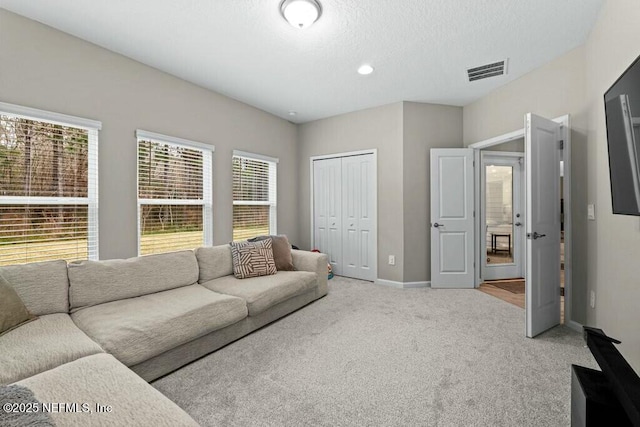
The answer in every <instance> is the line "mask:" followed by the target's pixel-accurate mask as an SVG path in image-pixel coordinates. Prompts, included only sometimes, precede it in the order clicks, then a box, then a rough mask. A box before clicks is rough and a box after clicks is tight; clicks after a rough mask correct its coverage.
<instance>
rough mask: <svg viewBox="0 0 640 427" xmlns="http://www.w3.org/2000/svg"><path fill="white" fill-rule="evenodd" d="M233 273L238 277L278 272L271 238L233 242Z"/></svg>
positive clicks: (243, 277)
mask: <svg viewBox="0 0 640 427" xmlns="http://www.w3.org/2000/svg"><path fill="white" fill-rule="evenodd" d="M231 255H232V257H233V275H234V276H236V278H238V279H246V278H248V277H256V276H268V275H270V274H276V273H277V272H278V270H277V269H276V263H275V261H274V260H273V249H272V241H271V239H266V240H261V241H259V242H231Z"/></svg>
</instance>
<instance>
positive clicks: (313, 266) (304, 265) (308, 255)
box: [291, 249, 329, 298]
mask: <svg viewBox="0 0 640 427" xmlns="http://www.w3.org/2000/svg"><path fill="white" fill-rule="evenodd" d="M291 257H292V258H293V266H294V267H295V268H296V270H299V271H311V272H314V273H316V275H317V276H318V278H317V280H318V290H317V291H316V292H317V297H318V298H319V297H321V296H324V295H326V294H327V292H328V287H327V275H328V274H329V271H328V270H327V265H328V262H329V260H328V257H327V255H325V254H321V253H318V252H307V251H301V250H296V249H294V250H292V251H291Z"/></svg>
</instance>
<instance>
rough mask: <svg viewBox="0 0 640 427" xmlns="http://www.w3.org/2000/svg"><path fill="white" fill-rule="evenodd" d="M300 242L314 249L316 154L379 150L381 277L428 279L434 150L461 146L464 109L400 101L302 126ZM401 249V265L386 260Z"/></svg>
mask: <svg viewBox="0 0 640 427" xmlns="http://www.w3.org/2000/svg"><path fill="white" fill-rule="evenodd" d="M298 143H299V144H300V147H299V157H298V160H299V162H300V177H299V179H300V187H299V194H300V209H299V211H300V233H299V235H300V243H301V245H302V247H303V248H308V247H309V245H310V239H311V234H310V233H311V228H310V227H311V224H310V215H311V213H310V206H311V201H310V197H311V195H310V184H309V178H310V170H309V169H310V165H309V158H310V157H312V156H318V155H324V154H334V153H343V152H349V151H356V150H364V149H370V148H376V149H377V150H378V278H380V279H385V280H392V281H395V282H420V281H428V280H430V278H431V275H430V268H429V266H430V244H429V238H430V228H429V218H430V217H429V149H430V148H448V147H462V109H461V108H460V107H448V106H442V105H431V104H420V103H414V102H401V103H396V104H390V105H385V106H382V107H377V108H371V109H368V110H363V111H358V112H355V113H349V114H343V115H340V116H336V117H331V118H328V119H323V120H318V121H314V122H310V123H306V124H303V125H300V126H299V134H298ZM389 255H395V257H396V264H395V265H394V266H391V265H389V264H388V258H389Z"/></svg>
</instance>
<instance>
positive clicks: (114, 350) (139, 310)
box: [71, 285, 247, 366]
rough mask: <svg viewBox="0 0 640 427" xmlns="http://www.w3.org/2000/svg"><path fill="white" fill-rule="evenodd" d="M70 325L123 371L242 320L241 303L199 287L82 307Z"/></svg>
mask: <svg viewBox="0 0 640 427" xmlns="http://www.w3.org/2000/svg"><path fill="white" fill-rule="evenodd" d="M71 316H72V318H73V321H74V322H76V324H77V325H78V326H79V327H80V329H82V330H83V331H84V332H86V333H87V335H89V336H90V337H91V338H93V339H94V340H95V341H96V342H98V343H100V345H101V346H102V348H104V349H105V350H106V351H107V352H108V353H111V354H113V355H114V356H115V357H116V358H117V359H118V360H120V361H121V362H122V363H124V364H125V365H127V366H132V365H135V364H137V363H140V362H143V361H145V360H147V359H150V358H152V357H153V356H157V355H158V354H161V353H163V352H165V351H167V350H171V349H172V348H174V347H176V346H178V345H180V344H184V343H186V342H188V341H191V340H194V339H196V338H198V337H201V336H203V335H206V334H208V333H209V332H213V331H215V330H217V329H221V328H224V327H225V326H229V325H231V324H233V323H235V322H237V321H239V320H242V319H244V318H245V317H247V306H246V304H245V302H244V300H242V299H240V298H235V297H232V296H229V295H221V294H217V293H215V292H211V291H209V290H208V289H205V288H203V287H202V286H200V285H192V286H186V287H182V288H176V289H171V290H168V291H164V292H159V293H156V294H150V295H144V296H141V297H137V298H129V299H125V300H121V301H113V302H108V303H105V304H100V305H96V306H93V307H87V308H83V309H81V310H78V311H76V312H75V313H73V314H72V315H71Z"/></svg>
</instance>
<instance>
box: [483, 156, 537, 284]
mask: <svg viewBox="0 0 640 427" xmlns="http://www.w3.org/2000/svg"><path fill="white" fill-rule="evenodd" d="M488 158H491V159H496V160H497V161H498V162H499V161H500V160H502V159H505V160H511V162H510V165H511V164H514V163H518V162H516V161H515V160H514V159H520V162H519V164H520V168H519V170H518V171H517V173H518V174H519V176H518V177H517V178H516V170H515V168H514V179H513V183H514V189H513V201H514V206H513V207H512V209H513V215H515V214H516V212H518V213H519V214H520V217H519V219H517V220H516V221H517V222H521V223H522V225H521V226H520V227H517V228H514V229H513V242H512V243H513V261H514V262H513V264H515V265H516V267H515V268H516V269H517V270H516V272H515V273H514V275H513V276H512V277H513V278H515V277H524V262H525V261H524V254H525V244H524V243H525V238H524V236H525V232H524V230H525V227H524V226H525V224H526V222H525V218H526V216H525V209H524V207H525V203H524V195H525V175H524V170H525V167H524V153H518V152H507V151H482V152H480V160H481V161H480V167H479V168H478V170H479V173H480V181H481V182H480V192H479V193H478V195H479V197H478V198H477V202H478V203H479V206H480V209H479V212H480V230H479V232H480V233H481V234H480V235H479V236H478V243H479V250H480V255H481V256H480V257H479V261H480V264H478V265H479V266H480V272H479V275H480V276H481V277H482V276H483V271H484V272H485V273H486V271H485V270H484V269H485V268H499V267H500V264H494V265H493V266H491V267H487V266H486V265H485V264H486V259H487V255H486V253H487V248H486V241H487V239H486V232H485V230H484V229H483V226H485V225H486V224H485V222H486V200H485V199H486V191H487V189H486V173H485V170H484V169H485V167H484V165H485V162H486V160H485V159H488ZM503 161H504V160H503ZM505 164H506V162H505ZM516 182H518V183H519V184H520V185H518V188H517V189H516V188H515V183H516ZM483 197H484V199H483ZM514 227H515V226H514ZM516 254H517V257H516ZM482 279H483V281H484V280H486V278H484V277H483V278H482ZM489 280H491V279H489Z"/></svg>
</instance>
